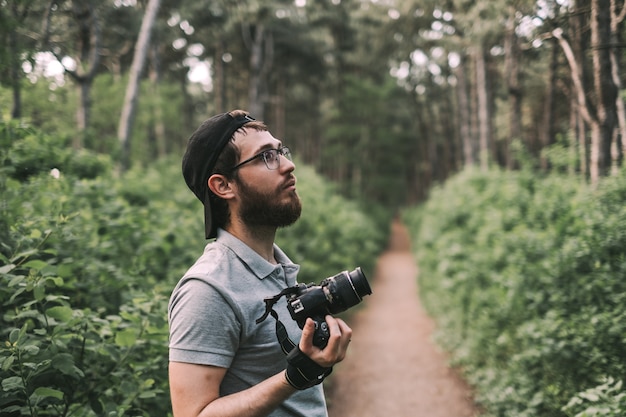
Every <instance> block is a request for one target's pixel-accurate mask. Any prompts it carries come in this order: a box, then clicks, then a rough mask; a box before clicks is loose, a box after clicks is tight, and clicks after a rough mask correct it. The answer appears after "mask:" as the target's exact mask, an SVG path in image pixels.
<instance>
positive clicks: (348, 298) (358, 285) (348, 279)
mask: <svg viewBox="0 0 626 417" xmlns="http://www.w3.org/2000/svg"><path fill="white" fill-rule="evenodd" d="M331 279H332V282H333V283H334V284H335V285H334V286H333V285H331V288H330V290H331V293H332V294H333V298H334V300H333V303H331V305H330V312H331V313H340V312H342V311H345V310H347V309H348V308H350V307H352V306H354V305H356V304H358V303H360V302H361V300H362V299H363V297H364V296H366V295H369V294H371V293H372V290H371V288H370V285H369V283H368V282H367V279H366V278H365V275H364V274H363V271H361V268H360V267H359V268H356V269H355V270H353V271H351V272H347V271H344V272H342V273H340V274H338V275H336V276H334V277H332V278H331ZM333 287H334V288H333Z"/></svg>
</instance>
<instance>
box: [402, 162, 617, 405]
mask: <svg viewBox="0 0 626 417" xmlns="http://www.w3.org/2000/svg"><path fill="white" fill-rule="evenodd" d="M625 180H626V173H625V172H624V171H622V173H621V174H620V176H618V177H611V178H606V179H604V180H603V182H602V185H601V186H600V188H599V189H598V190H597V191H594V190H591V189H590V188H588V187H585V186H582V185H581V184H580V183H579V180H578V179H577V178H573V177H572V178H570V177H565V176H559V175H553V176H549V177H547V178H541V177H539V176H537V175H536V174H533V173H530V172H528V171H522V172H501V171H492V172H489V173H482V172H477V171H473V170H466V171H464V172H462V173H460V174H459V175H457V176H456V177H455V178H453V179H451V180H449V181H448V182H447V183H446V184H445V185H443V186H442V187H440V188H438V189H436V190H433V192H432V194H431V197H430V198H429V200H428V202H426V203H425V204H424V205H423V206H422V207H419V208H416V209H413V210H409V211H407V212H406V213H405V219H406V222H407V224H408V225H409V228H410V230H411V232H412V238H413V241H414V249H415V252H416V256H417V258H418V263H419V265H420V288H421V294H422V297H423V299H424V303H425V305H426V307H427V308H428V310H429V312H431V314H433V316H434V317H436V320H437V322H438V323H439V326H440V329H441V330H440V332H439V336H438V338H439V341H440V342H441V343H442V344H443V345H444V346H445V347H446V348H447V349H449V350H451V351H452V352H453V355H454V359H455V362H456V364H457V365H459V366H461V367H462V368H463V369H464V370H465V371H466V372H467V376H468V379H469V380H470V382H471V383H473V384H474V385H475V386H476V388H477V391H478V400H479V401H480V402H481V403H483V404H484V406H485V408H486V409H487V410H488V412H487V414H486V415H507V416H534V417H541V416H550V417H552V416H577V417H582V416H585V415H594V416H595V415H598V416H599V415H603V416H612V415H618V414H619V413H620V412H621V413H622V414H624V413H626V409H625V408H621V409H620V408H619V407H621V406H622V404H623V399H622V398H623V395H624V390H623V389H622V388H621V382H619V381H624V380H626V338H624V334H626V308H625V307H624V306H626V302H625V301H626V181H625ZM606 381H618V382H615V383H614V384H612V385H611V389H610V390H609V389H608V388H607V387H606V385H603V384H606ZM603 387H604V388H603ZM589 390H596V391H595V392H598V391H599V390H603V391H602V392H604V393H605V397H606V398H608V397H611V396H612V397H611V398H613V399H611V400H608V399H607V400H606V401H605V403H609V402H610V403H611V404H612V405H611V407H612V408H610V409H611V410H613V411H610V412H609V411H607V413H605V414H589V413H587V414H578V413H579V412H581V411H580V410H582V409H583V408H584V407H582V406H579V405H580V404H582V403H583V402H584V401H583V400H584V399H589V398H590V396H589V395H588V394H585V393H589V392H590V391H589ZM576 399H578V400H576ZM568 404H570V406H567V405H568ZM587 405H590V404H587ZM606 409H607V410H608V409H609V408H606ZM615 410H619V412H618V413H617V414H611V413H614V412H615ZM594 413H595V411H594Z"/></svg>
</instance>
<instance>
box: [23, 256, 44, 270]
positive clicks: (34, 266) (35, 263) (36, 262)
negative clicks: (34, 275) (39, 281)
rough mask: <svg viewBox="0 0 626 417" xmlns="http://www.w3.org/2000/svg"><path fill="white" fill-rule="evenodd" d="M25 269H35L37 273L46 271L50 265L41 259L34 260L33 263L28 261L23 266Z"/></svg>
mask: <svg viewBox="0 0 626 417" xmlns="http://www.w3.org/2000/svg"><path fill="white" fill-rule="evenodd" d="M23 266H24V267H25V268H32V269H35V270H37V271H41V270H42V269H44V268H45V267H46V266H48V263H47V262H45V261H42V260H39V259H33V260H32V261H28V262H26V263H25V264H24V265H23Z"/></svg>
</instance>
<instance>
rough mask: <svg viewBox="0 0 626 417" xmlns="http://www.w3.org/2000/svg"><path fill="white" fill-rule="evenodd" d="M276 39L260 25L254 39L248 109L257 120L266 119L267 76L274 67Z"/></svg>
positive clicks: (251, 53) (251, 52) (251, 54)
mask: <svg viewBox="0 0 626 417" xmlns="http://www.w3.org/2000/svg"><path fill="white" fill-rule="evenodd" d="M273 55H274V39H273V37H272V34H271V33H270V32H266V30H265V27H264V26H263V25H261V24H258V25H257V27H256V30H255V34H254V38H253V39H252V45H251V51H250V85H249V89H248V108H249V110H250V114H252V116H253V117H255V118H257V119H261V120H262V119H263V118H264V117H265V105H266V103H267V100H268V97H267V95H268V86H267V74H268V73H269V71H270V69H271V66H272V58H273Z"/></svg>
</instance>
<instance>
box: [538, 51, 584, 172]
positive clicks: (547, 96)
mask: <svg viewBox="0 0 626 417" xmlns="http://www.w3.org/2000/svg"><path fill="white" fill-rule="evenodd" d="M557 46H558V45H556V44H555V43H554V42H552V44H551V51H550V52H551V53H550V64H549V66H548V76H547V77H546V81H547V82H546V88H545V93H544V98H543V112H542V120H541V126H540V130H539V140H540V142H541V147H542V148H547V147H548V146H550V145H551V144H552V143H553V142H554V121H553V113H554V86H555V85H556V82H557V79H556V71H557V65H558V54H557V51H558V49H557ZM572 147H574V148H575V146H572ZM541 168H542V169H543V170H544V171H547V170H548V168H549V167H548V161H547V160H546V158H544V157H541Z"/></svg>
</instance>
